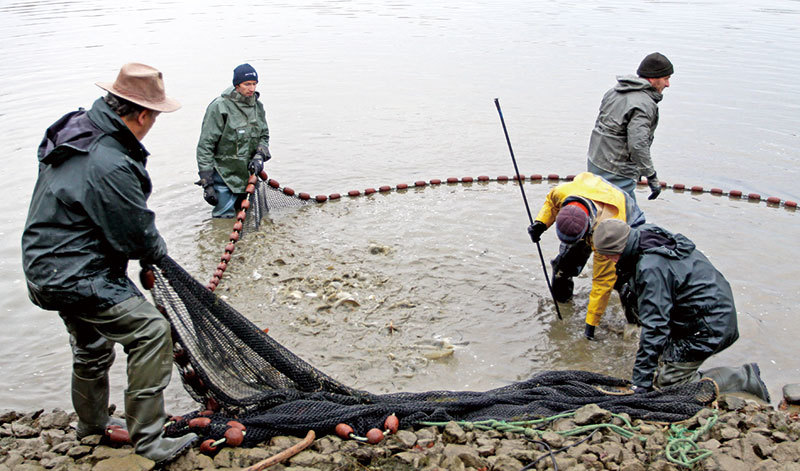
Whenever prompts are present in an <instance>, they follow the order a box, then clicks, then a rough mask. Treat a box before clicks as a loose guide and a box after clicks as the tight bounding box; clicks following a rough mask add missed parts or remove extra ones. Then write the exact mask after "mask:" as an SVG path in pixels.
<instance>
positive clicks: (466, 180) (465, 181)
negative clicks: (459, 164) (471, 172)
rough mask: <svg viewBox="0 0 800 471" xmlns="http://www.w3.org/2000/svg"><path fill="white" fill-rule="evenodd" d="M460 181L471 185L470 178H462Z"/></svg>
mask: <svg viewBox="0 0 800 471" xmlns="http://www.w3.org/2000/svg"><path fill="white" fill-rule="evenodd" d="M461 181H462V182H463V183H472V177H462V178H461Z"/></svg>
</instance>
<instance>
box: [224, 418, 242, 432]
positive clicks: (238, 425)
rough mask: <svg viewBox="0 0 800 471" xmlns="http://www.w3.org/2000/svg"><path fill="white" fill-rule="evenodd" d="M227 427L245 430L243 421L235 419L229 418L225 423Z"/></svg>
mask: <svg viewBox="0 0 800 471" xmlns="http://www.w3.org/2000/svg"><path fill="white" fill-rule="evenodd" d="M225 425H227V426H228V427H233V428H238V429H239V430H247V427H245V426H244V424H243V423H241V422H237V421H235V420H229V421H228V423H227V424H225Z"/></svg>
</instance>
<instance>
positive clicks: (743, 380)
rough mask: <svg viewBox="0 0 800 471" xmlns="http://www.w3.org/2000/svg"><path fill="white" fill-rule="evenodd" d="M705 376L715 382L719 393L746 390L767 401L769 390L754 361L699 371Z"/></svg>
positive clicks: (768, 400) (768, 399)
mask: <svg viewBox="0 0 800 471" xmlns="http://www.w3.org/2000/svg"><path fill="white" fill-rule="evenodd" d="M700 374H701V375H702V376H704V377H706V378H711V379H713V380H714V382H716V383H717V386H718V387H719V392H720V393H727V392H746V393H749V394H752V395H754V396H756V397H758V398H759V399H761V400H762V401H764V402H766V403H769V402H770V397H769V390H768V389H767V385H766V384H764V381H762V380H761V370H760V369H759V368H758V365H757V364H755V363H747V364H745V365H742V366H740V367H738V368H731V367H728V366H722V367H719V368H711V369H710V370H708V371H704V372H700Z"/></svg>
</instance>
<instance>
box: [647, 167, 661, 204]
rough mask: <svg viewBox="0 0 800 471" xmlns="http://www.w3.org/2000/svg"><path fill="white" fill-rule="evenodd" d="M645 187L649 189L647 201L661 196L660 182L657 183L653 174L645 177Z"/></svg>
mask: <svg viewBox="0 0 800 471" xmlns="http://www.w3.org/2000/svg"><path fill="white" fill-rule="evenodd" d="M647 186H649V187H650V196H648V197H647V199H649V200H654V199H656V198H658V195H659V194H661V182H660V181H658V177H656V174H655V173H654V174H652V175H650V176H649V177H647Z"/></svg>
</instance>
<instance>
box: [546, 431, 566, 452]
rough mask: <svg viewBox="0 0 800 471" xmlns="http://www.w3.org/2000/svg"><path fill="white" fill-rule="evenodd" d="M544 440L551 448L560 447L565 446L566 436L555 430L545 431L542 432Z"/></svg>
mask: <svg viewBox="0 0 800 471" xmlns="http://www.w3.org/2000/svg"><path fill="white" fill-rule="evenodd" d="M542 441H543V442H545V443H547V444H548V445H550V448H553V449H558V448H561V447H562V446H564V436H563V435H559V434H557V433H555V432H550V431H547V432H544V433H543V434H542Z"/></svg>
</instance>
